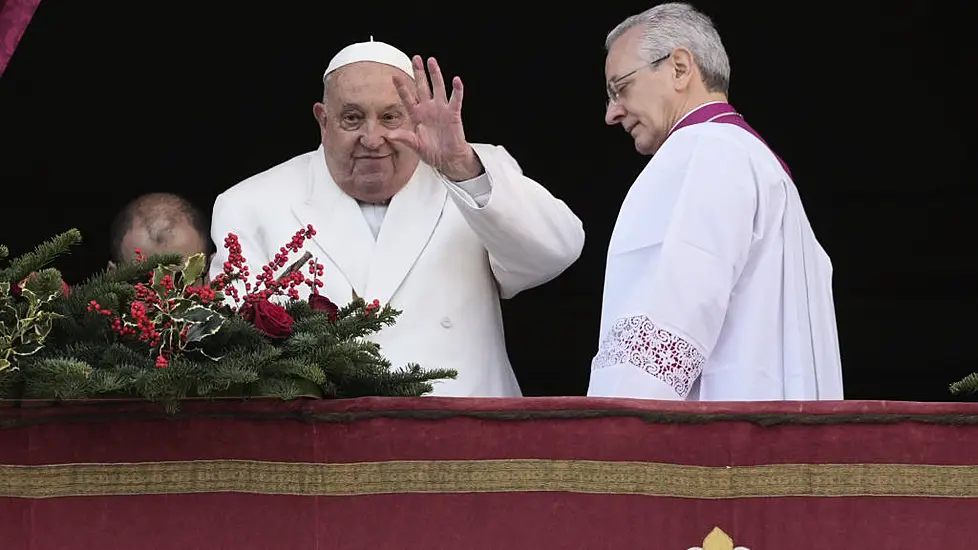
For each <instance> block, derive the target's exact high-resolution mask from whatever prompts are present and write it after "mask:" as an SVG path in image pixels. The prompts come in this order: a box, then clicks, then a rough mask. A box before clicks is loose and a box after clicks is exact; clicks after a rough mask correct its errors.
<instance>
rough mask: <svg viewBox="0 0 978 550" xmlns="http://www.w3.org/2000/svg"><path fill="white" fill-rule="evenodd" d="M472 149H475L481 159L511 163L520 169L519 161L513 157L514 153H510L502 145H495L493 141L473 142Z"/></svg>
mask: <svg viewBox="0 0 978 550" xmlns="http://www.w3.org/2000/svg"><path fill="white" fill-rule="evenodd" d="M472 149H474V150H475V154H476V155H478V156H479V159H480V160H482V161H483V162H486V161H487V160H488V161H490V162H491V161H497V162H504V163H507V164H511V165H512V166H514V167H516V168H517V169H519V163H518V162H516V159H515V158H513V155H511V154H509V151H507V150H506V148H505V147H503V146H502V145H494V144H491V143H473V144H472Z"/></svg>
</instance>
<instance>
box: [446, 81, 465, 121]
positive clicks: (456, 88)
mask: <svg viewBox="0 0 978 550" xmlns="http://www.w3.org/2000/svg"><path fill="white" fill-rule="evenodd" d="M462 92H463V89H462V79H461V78H459V77H457V76H456V77H455V78H453V79H452V99H451V101H449V102H448V106H449V107H450V108H451V109H452V110H453V111H455V112H456V113H461V112H462Z"/></svg>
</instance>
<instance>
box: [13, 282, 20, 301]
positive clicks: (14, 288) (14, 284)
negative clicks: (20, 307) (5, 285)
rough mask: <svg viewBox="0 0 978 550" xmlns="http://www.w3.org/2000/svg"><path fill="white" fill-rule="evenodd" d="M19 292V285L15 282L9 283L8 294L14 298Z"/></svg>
mask: <svg viewBox="0 0 978 550" xmlns="http://www.w3.org/2000/svg"><path fill="white" fill-rule="evenodd" d="M20 293H21V290H20V285H19V284H17V283H12V284H11V285H10V295H11V296H13V297H14V298H16V297H18V296H20Z"/></svg>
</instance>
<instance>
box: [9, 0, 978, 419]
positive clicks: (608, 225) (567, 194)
mask: <svg viewBox="0 0 978 550" xmlns="http://www.w3.org/2000/svg"><path fill="white" fill-rule="evenodd" d="M202 4H207V5H206V6H201V5H202ZM217 4H218V3H216V2H206V3H204V2H201V3H198V5H197V6H195V7H194V8H190V7H188V6H190V4H179V3H170V2H167V3H161V2H154V3H150V2H122V1H104V2H97V3H96V2H79V1H53V0H46V1H43V2H41V4H40V7H39V8H38V10H37V13H36V14H35V16H34V19H33V20H32V21H31V23H30V26H29V27H28V28H27V31H26V33H25V34H24V37H23V39H22V41H21V43H20V46H19V47H18V49H17V51H16V53H15V54H14V57H13V59H12V60H11V62H10V65H9V66H8V68H7V71H6V72H5V73H4V74H3V76H2V77H0V140H2V141H0V182H2V191H3V194H2V199H0V205H2V209H0V213H2V216H0V242H4V243H6V244H8V245H9V246H10V247H11V248H12V249H14V252H15V253H18V252H23V251H25V250H28V249H30V248H32V247H33V246H34V245H35V244H37V242H39V241H40V240H42V239H45V238H48V237H50V236H52V235H53V234H54V233H56V232H59V231H63V230H65V229H67V228H69V227H77V228H79V229H80V230H81V231H82V233H83V235H84V236H85V238H86V242H85V244H84V246H82V247H81V248H80V249H79V250H78V251H77V252H76V253H75V254H74V255H73V256H71V257H69V258H67V259H65V260H64V261H63V262H62V263H61V264H60V265H59V267H61V268H62V269H63V271H64V272H65V274H66V276H67V278H68V279H69V280H70V281H76V280H78V279H80V278H83V277H85V276H87V275H88V274H89V273H90V272H92V271H94V270H97V269H100V268H102V267H103V266H104V265H105V262H106V261H107V259H108V242H107V241H108V224H109V221H110V219H111V217H112V216H113V215H114V214H115V213H116V212H117V211H118V210H119V209H120V208H121V207H122V206H123V205H124V204H125V203H126V202H127V201H129V200H130V199H132V198H134V197H135V196H137V195H139V194H142V193H145V192H149V191H156V190H160V191H171V192H176V193H179V194H182V195H184V196H186V197H187V198H189V199H191V200H193V201H194V202H196V203H198V204H199V205H200V206H201V207H202V208H203V209H204V210H205V211H207V212H209V210H210V206H211V204H212V202H213V200H214V198H215V197H216V196H217V194H218V193H220V192H221V191H223V190H224V189H226V188H227V187H230V186H231V185H233V184H235V183H236V182H238V181H240V180H242V179H244V178H246V177H248V176H250V175H252V174H254V173H256V172H259V171H262V170H264V169H266V168H269V167H271V166H273V165H275V164H277V163H279V162H282V161H284V160H286V159H288V158H290V157H292V156H295V155H297V154H299V153H302V152H305V151H308V150H311V149H313V148H315V147H316V146H317V140H318V133H317V130H316V125H315V122H314V120H313V117H312V104H313V103H314V102H315V101H316V100H317V98H318V97H319V96H320V94H321V92H322V89H321V86H322V85H321V75H322V71H323V70H324V68H325V66H326V64H327V63H328V61H329V59H330V58H331V57H332V56H333V55H334V54H335V53H336V51H338V50H339V49H340V48H341V47H343V46H345V45H347V44H348V43H350V42H359V41H363V40H366V39H367V38H368V36H369V35H371V34H372V35H373V36H374V37H375V39H376V40H381V41H385V42H389V43H392V44H394V45H395V46H398V47H399V48H401V49H402V50H405V51H406V52H407V53H408V54H414V53H418V54H421V55H435V56H436V57H438V59H439V61H440V62H441V64H442V67H443V69H444V70H445V72H446V73H448V74H449V75H455V74H457V75H459V76H461V77H462V78H463V80H464V82H465V85H466V89H465V90H466V92H465V107H464V109H463V118H464V120H465V124H466V132H467V135H468V137H469V138H470V140H472V141H477V142H487V143H496V144H502V145H504V146H505V147H506V148H507V149H508V150H509V151H510V152H511V153H512V154H513V155H514V156H515V157H516V159H517V160H518V161H519V162H520V163H521V165H522V167H523V169H524V171H525V172H526V173H527V174H528V175H529V176H530V177H533V178H534V179H536V180H538V181H540V182H541V183H542V184H543V185H545V186H546V187H547V188H549V189H550V190H551V191H552V192H554V193H555V194H556V195H557V196H559V197H560V198H562V199H564V200H565V201H566V202H567V203H568V204H569V205H570V207H571V208H572V209H574V210H575V211H576V212H577V213H578V215H579V216H580V217H581V218H582V220H583V221H584V224H585V228H586V230H587V244H586V246H585V249H584V253H583V256H582V257H581V259H580V260H579V261H578V263H577V264H575V265H574V266H573V267H572V268H571V269H570V270H569V271H568V272H566V273H565V274H564V275H563V276H561V277H560V278H558V279H557V280H555V281H554V282H552V283H550V284H548V285H545V286H543V287H540V288H538V289H534V290H532V291H529V292H526V293H524V294H522V295H520V296H517V297H516V298H515V299H513V300H511V301H509V302H508V303H507V304H506V308H505V315H506V323H507V325H506V327H507V333H508V341H509V346H510V353H511V356H512V359H513V363H514V366H515V368H516V371H517V375H518V376H519V378H520V381H521V383H522V386H523V389H524V392H525V394H526V395H583V394H584V393H585V391H586V388H587V378H588V368H589V363H590V358H591V356H592V355H593V354H594V352H595V348H596V343H597V336H598V335H597V330H598V322H599V311H600V301H601V285H602V279H603V267H604V266H603V262H604V253H605V249H606V246H607V242H608V239H609V237H610V234H611V230H612V227H613V225H614V221H615V218H616V215H617V212H618V206H619V205H620V201H621V199H622V198H623V197H624V194H625V192H626V190H627V188H628V186H629V185H630V184H631V182H632V180H633V178H634V177H635V176H636V175H637V174H638V172H639V171H640V170H641V168H642V167H643V166H644V164H645V163H646V162H647V159H646V158H643V157H641V156H639V155H638V154H637V153H635V152H634V150H633V148H632V144H631V140H630V138H629V137H628V136H627V135H625V133H624V132H623V131H621V129H620V128H608V127H606V126H605V125H604V123H603V112H604V99H605V97H604V75H603V67H604V51H603V42H604V36H605V34H606V33H607V32H608V31H609V30H610V29H611V28H612V27H613V26H614V25H615V24H617V23H618V22H619V21H620V20H622V19H623V18H625V17H626V16H628V15H631V14H632V13H636V12H639V11H641V10H643V9H645V8H648V7H650V6H651V5H652V3H651V2H648V3H647V2H635V1H631V2H629V1H619V2H611V3H598V4H594V3H588V4H587V5H585V4H584V3H582V4H580V5H579V7H578V8H573V6H572V5H571V4H568V3H560V4H553V7H552V8H550V9H547V8H545V7H544V6H543V5H542V4H540V5H539V7H537V8H534V9H533V11H520V10H516V9H506V7H505V6H504V5H503V4H499V5H497V6H493V5H492V4H476V3H467V2H462V3H444V4H442V5H434V4H431V3H414V4H415V5H409V3H403V4H395V3H375V2H348V3H336V2H315V3H314V2H304V3H289V2H282V3H280V4H279V5H278V7H276V8H274V9H273V8H270V7H268V6H270V4H269V3H260V4H259V3H255V4H248V3H240V2H239V3H227V4H223V5H221V6H218V5H217ZM936 4H938V3H932V5H931V6H930V7H927V6H926V3H925V2H924V1H918V2H913V3H909V2H888V3H885V4H884V3H882V2H879V3H876V2H847V3H845V4H838V5H830V4H814V3H804V4H802V3H798V4H796V5H794V6H793V7H788V6H791V4H789V3H774V2H770V3H768V2H731V1H729V0H724V1H713V2H706V1H701V2H698V3H697V5H698V6H699V7H701V8H702V9H704V10H705V11H706V12H707V13H708V14H709V15H711V16H712V17H713V18H714V21H715V22H716V24H717V26H718V28H719V30H720V33H721V36H722V37H723V39H724V43H725V45H726V47H727V51H728V53H729V55H730V57H731V62H732V66H733V71H732V89H731V102H732V103H733V104H734V105H735V106H736V107H737V108H738V109H739V110H740V112H741V113H743V114H744V116H745V117H746V118H747V119H748V120H749V121H750V123H751V124H752V125H753V126H754V127H755V128H756V129H757V130H758V131H759V132H760V133H761V134H762V135H763V136H764V137H765V138H766V140H767V141H768V142H769V143H770V144H771V145H772V147H773V148H774V149H775V150H776V151H778V153H779V154H780V155H781V156H782V157H783V158H784V159H785V160H786V161H787V162H788V164H789V165H790V166H791V168H792V171H793V173H794V174H795V177H796V180H797V185H798V187H799V189H800V191H801V194H802V197H803V199H804V200H805V204H806V208H807V210H808V212H809V216H810V218H811V220H812V223H813V225H814V227H815V231H816V233H817V235H818V236H819V239H820V240H821V242H822V244H823V245H824V247H825V248H826V249H827V250H828V252H829V254H830V255H831V256H832V258H833V261H834V264H835V269H836V279H835V289H836V307H837V312H838V322H839V331H840V338H841V343H842V357H843V364H844V371H845V382H846V398H847V399H896V400H921V401H930V400H953V397H952V396H950V395H949V394H948V392H947V384H948V383H949V382H953V381H955V380H957V379H959V378H960V377H962V376H964V375H966V374H968V373H970V372H972V371H974V370H978V362H976V361H975V359H974V354H973V347H974V346H973V342H974V339H975V328H976V323H975V314H976V312H978V309H976V306H978V300H976V284H978V278H976V272H978V269H976V262H975V246H974V245H975V235H976V232H975V223H974V219H975V217H976V216H978V211H976V209H975V201H974V199H972V198H970V197H971V196H972V195H973V193H972V187H973V185H974V182H975V174H976V170H975V156H974V154H973V153H972V151H971V150H970V149H969V148H966V145H965V138H964V137H963V136H964V132H963V130H964V125H965V121H968V122H971V121H972V120H973V118H974V116H973V115H966V113H965V112H964V110H963V109H964V107H966V106H967V104H968V102H969V101H970V99H969V98H968V97H967V96H965V95H964V94H965V93H966V92H967V91H969V90H968V88H967V87H966V85H965V82H966V81H967V79H968V77H967V76H966V75H967V74H973V73H974V65H973V61H972V57H971V56H972V53H971V52H969V51H966V50H965V37H966V36H968V35H969V34H970V31H969V30H968V29H970V28H971V25H972V24H971V23H970V21H972V20H971V19H969V18H966V17H964V9H963V6H964V3H963V2H962V3H959V6H960V7H954V6H953V5H952V4H951V3H941V4H940V6H942V7H936ZM530 5H531V4H526V3H523V4H513V6H514V7H516V6H525V7H529V6H530ZM249 6H254V7H249ZM764 6H768V8H767V9H765V7H764ZM775 6H784V7H775ZM971 128H972V129H971V133H973V124H972V125H971ZM966 189H967V190H966Z"/></svg>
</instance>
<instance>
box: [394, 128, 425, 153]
mask: <svg viewBox="0 0 978 550" xmlns="http://www.w3.org/2000/svg"><path fill="white" fill-rule="evenodd" d="M387 139H388V140H389V141H396V142H397V143H401V144H403V145H406V146H408V147H410V148H411V149H412V150H414V151H417V150H418V136H417V134H415V133H414V132H412V131H410V130H404V129H403V128H398V129H397V130H391V131H389V132H387Z"/></svg>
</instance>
